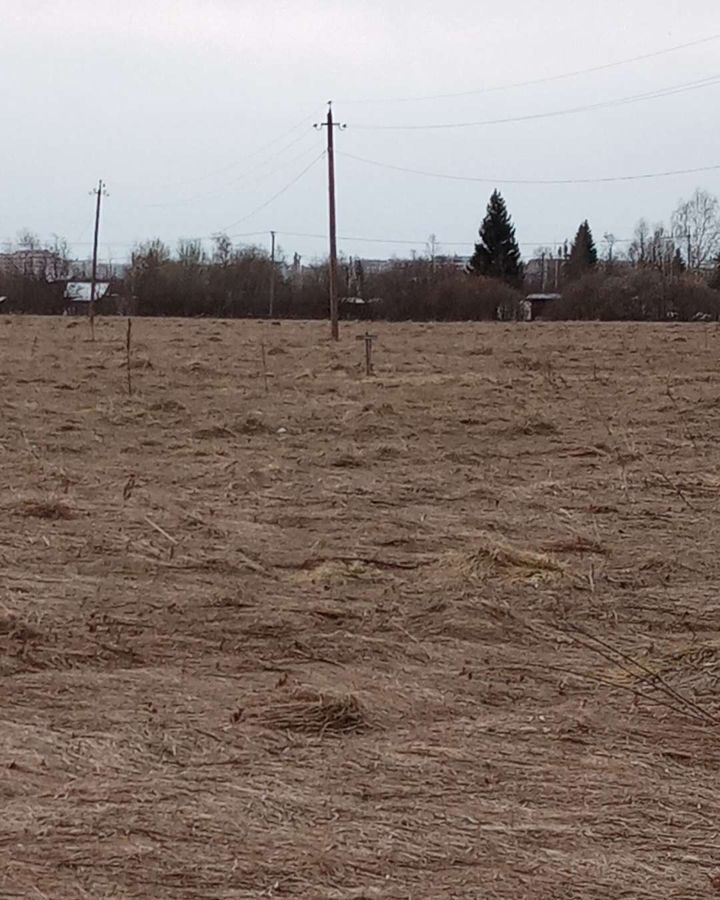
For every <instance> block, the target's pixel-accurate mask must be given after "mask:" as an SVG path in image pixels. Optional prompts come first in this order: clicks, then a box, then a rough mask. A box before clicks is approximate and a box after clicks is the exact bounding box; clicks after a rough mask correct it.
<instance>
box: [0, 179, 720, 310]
mask: <svg viewBox="0 0 720 900" xmlns="http://www.w3.org/2000/svg"><path fill="white" fill-rule="evenodd" d="M604 244H605V247H606V252H605V254H604V256H603V257H602V258H601V255H600V253H599V252H598V249H597V244H596V241H595V238H594V236H593V232H592V229H591V226H590V223H589V222H588V221H587V220H585V221H583V222H581V223H580V224H579V226H578V228H577V231H576V234H575V236H574V238H573V240H572V241H566V242H564V243H563V244H562V245H561V246H559V247H544V248H538V249H537V251H536V253H535V258H534V259H531V260H530V261H529V262H528V263H525V262H524V261H523V258H522V254H521V252H520V246H519V244H518V241H517V239H516V233H515V226H514V224H513V221H512V218H511V216H510V213H509V211H508V208H507V205H506V203H505V200H504V199H503V197H502V195H501V194H500V192H499V191H497V190H495V191H494V192H493V193H492V195H491V197H490V200H489V202H488V205H487V209H486V212H485V216H484V218H483V220H482V223H481V225H480V228H479V234H478V239H477V241H476V243H475V246H474V252H473V253H472V256H471V257H470V258H469V261H467V262H464V261H462V260H460V259H458V258H457V257H453V256H446V255H442V254H439V253H438V252H437V245H436V240H435V239H434V238H433V239H432V241H431V243H430V244H429V245H428V251H427V253H425V254H423V255H420V256H416V257H413V258H411V259H393V260H390V261H387V262H385V263H383V264H381V265H377V264H370V262H365V263H364V262H363V261H362V260H358V259H352V258H350V259H342V260H341V261H340V266H339V274H340V294H341V301H340V309H341V314H342V315H344V316H345V317H352V318H375V319H390V320H402V319H418V320H422V319H426V320H438V321H441V320H464V319H492V318H498V317H500V318H515V317H521V316H522V315H523V298H524V297H525V295H526V294H527V293H532V292H543V293H551V294H558V295H560V296H559V299H556V300H555V301H554V302H553V303H551V304H548V305H547V306H546V308H545V313H544V314H545V315H546V316H547V317H549V318H563V319H572V318H578V319H667V318H678V319H691V318H694V317H697V316H703V317H708V316H709V317H714V318H718V317H720V204H719V203H718V200H717V198H715V197H713V196H712V195H710V194H708V193H706V192H704V191H701V190H697V191H696V192H695V193H694V194H693V196H692V197H691V198H690V199H688V200H684V201H682V202H681V203H680V204H679V205H678V207H677V208H676V209H675V211H674V212H673V214H672V216H671V220H670V226H669V227H666V226H665V225H662V224H658V225H655V226H650V225H649V224H648V223H647V222H646V221H645V220H641V221H640V222H639V223H638V225H637V227H636V229H635V233H634V235H633V239H632V241H631V242H630V243H629V245H628V246H627V248H626V249H625V250H624V251H622V252H621V251H620V250H619V249H617V242H616V241H615V239H614V237H613V236H612V235H607V234H606V235H604ZM15 251H16V252H15V253H14V254H13V253H6V254H2V255H0V263H1V264H2V265H0V297H1V296H6V297H7V301H6V303H5V304H4V306H5V308H7V309H11V310H16V311H21V312H35V313H60V312H62V311H63V309H64V282H66V281H67V280H68V279H69V278H70V277H71V273H72V266H71V263H70V260H69V254H68V247H67V244H66V243H65V242H63V241H61V240H59V239H56V240H55V241H54V242H53V243H52V244H51V245H50V246H49V247H48V246H43V245H42V244H41V243H40V242H39V241H38V240H37V238H35V237H34V236H33V235H30V234H27V233H25V234H24V235H22V236H21V238H20V240H19V241H18V246H17V247H16V248H15ZM17 251H25V252H20V253H18V252H17ZM36 251H44V252H45V254H46V256H45V257H42V258H45V259H47V264H46V266H44V267H43V266H39V267H38V265H37V264H36V263H37V258H38V257H37V255H36ZM13 260H17V261H18V262H17V264H15V263H14V262H13ZM28 261H29V262H28ZM300 262H301V261H300V259H299V257H297V256H295V257H294V258H293V259H292V260H286V259H283V258H282V257H280V259H279V260H277V261H273V260H271V259H270V257H269V255H268V253H267V252H266V251H265V250H264V249H262V248H259V247H253V246H236V245H234V244H233V243H232V241H231V240H230V239H229V238H228V237H227V236H226V235H223V234H219V235H216V236H215V238H214V239H213V242H212V247H211V249H210V250H209V251H208V250H206V249H205V248H204V246H203V244H202V243H201V242H199V241H181V242H180V243H179V244H178V246H177V247H176V248H175V250H174V251H173V250H172V249H171V248H170V247H169V246H168V245H166V244H165V243H163V242H162V241H160V240H152V241H148V242H145V243H142V244H139V245H138V246H137V247H136V248H135V249H134V251H133V252H132V255H131V259H130V262H129V265H128V266H127V269H126V271H125V272H124V276H123V278H122V279H121V280H119V281H118V283H117V284H116V285H115V288H116V290H117V291H118V292H120V293H122V294H123V296H124V297H125V299H126V301H131V303H130V305H129V308H132V309H133V310H134V311H135V313H136V314H138V315H148V316H213V317H261V316H266V315H268V314H269V313H270V288H269V286H270V283H271V282H272V283H273V286H274V290H273V309H272V313H273V315H275V316H278V317H297V318H325V317H326V316H327V308H328V277H327V264H326V262H324V261H320V262H317V263H315V264H311V265H301V264H300ZM125 306H126V308H128V303H126V304H125Z"/></svg>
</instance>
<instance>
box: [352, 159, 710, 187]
mask: <svg viewBox="0 0 720 900" xmlns="http://www.w3.org/2000/svg"><path fill="white" fill-rule="evenodd" d="M341 155H342V156H345V157H347V158H348V159H354V160H356V161H357V162H361V163H365V164H366V165H369V166H376V167H377V168H380V169H389V170H390V171H393V172H405V173H407V174H410V175H422V176H425V177H426V178H442V179H445V180H448V181H464V182H480V183H482V184H526V185H533V184H535V185H543V184H544V185H562V184H608V183H612V182H619V181H642V180H648V179H652V178H670V177H671V176H673V175H697V174H699V173H701V172H713V171H717V170H720V164H718V165H712V166H698V167H697V168H694V169H670V170H667V171H665V172H646V173H642V174H639V175H612V176H607V177H602V178H544V179H542V178H538V179H533V178H488V177H485V176H482V177H480V176H478V177H474V176H472V175H449V174H447V173H444V172H428V171H425V170H423V169H410V168H407V167H405V166H396V165H392V164H391V163H384V162H379V161H378V160H375V159H366V158H365V157H364V156H356V155H355V154H354V153H346V152H344V151H343V152H342V153H341Z"/></svg>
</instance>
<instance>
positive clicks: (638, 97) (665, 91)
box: [353, 75, 720, 131]
mask: <svg viewBox="0 0 720 900" xmlns="http://www.w3.org/2000/svg"><path fill="white" fill-rule="evenodd" d="M719 82H720V75H711V76H709V77H708V78H702V79H699V80H697V81H688V82H686V83H684V84H676V85H671V86H669V87H667V88H660V89H658V90H655V91H649V92H647V93H644V94H631V95H630V96H627V97H617V98H615V99H614V100H601V101H600V102H599V103H588V104H583V105H582V106H571V107H567V108H566V109H555V110H550V111H548V112H540V113H526V114H525V115H524V116H506V117H503V118H500V119H481V120H479V121H475V122H443V123H428V124H425V125H372V124H366V125H363V124H359V125H353V128H360V129H362V130H364V131H427V130H437V129H446V128H476V127H478V126H482V125H507V124H509V123H511V122H529V121H534V120H536V119H550V118H555V117H557V116H569V115H574V114H576V113H582V112H592V111H594V110H597V109H610V108H611V107H615V106H624V105H626V104H629V103H641V102H644V101H647V100H657V99H661V98H663V97H671V96H673V95H675V94H683V93H686V92H688V91H695V90H699V89H700V88H704V87H711V86H712V85H715V84H718V83H719Z"/></svg>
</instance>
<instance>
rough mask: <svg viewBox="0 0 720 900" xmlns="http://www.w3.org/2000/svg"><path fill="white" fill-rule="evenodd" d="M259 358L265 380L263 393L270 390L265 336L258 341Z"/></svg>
mask: <svg viewBox="0 0 720 900" xmlns="http://www.w3.org/2000/svg"><path fill="white" fill-rule="evenodd" d="M260 359H261V361H262V373H263V379H264V381H265V393H266V394H267V393H268V391H269V390H270V386H269V384H268V370H267V356H266V355H265V338H263V339H262V340H261V341H260Z"/></svg>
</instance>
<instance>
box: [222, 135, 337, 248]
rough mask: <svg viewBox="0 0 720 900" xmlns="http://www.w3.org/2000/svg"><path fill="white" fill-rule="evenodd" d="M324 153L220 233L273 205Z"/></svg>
mask: <svg viewBox="0 0 720 900" xmlns="http://www.w3.org/2000/svg"><path fill="white" fill-rule="evenodd" d="M325 152H326V151H325V150H323V151H322V153H320V155H319V156H316V157H315V159H313V161H312V162H311V163H310V165H308V166H306V167H305V168H304V169H303V170H302V172H300V173H299V174H298V175H296V176H295V177H294V178H293V179H292V181H289V182H288V183H287V184H286V185H285V187H283V188H281V189H280V190H279V191H278V192H277V193H276V194H273V195H272V197H270V198H269V199H268V200H266V201H265V202H264V203H261V204H260V206H258V207H256V208H255V209H253V210H252V211H251V212H249V213H247V215H245V216H242V217H241V218H239V219H236V220H235V221H234V222H231V223H230V224H229V225H226V226H225V227H224V228H221V229H220V230H221V231H222V232H225V231H228V230H229V229H230V228H234V227H235V226H236V225H239V224H240V222H245V221H246V220H247V219H251V218H252V217H253V216H255V215H257V213H259V212H262V210H264V209H265V208H266V207H268V206H270V204H271V203H273V202H274V201H275V200H277V198H278V197H281V196H282V195H283V194H284V193H285V192H286V191H288V190H290V188H291V187H292V186H293V185H295V184H297V182H298V181H300V179H301V178H302V177H303V176H304V175H306V174H307V173H308V172H309V171H310V169H312V168H313V166H315V165H316V164H317V163H319V162H320V160H321V159H322V158H323V157H324V156H325Z"/></svg>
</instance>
